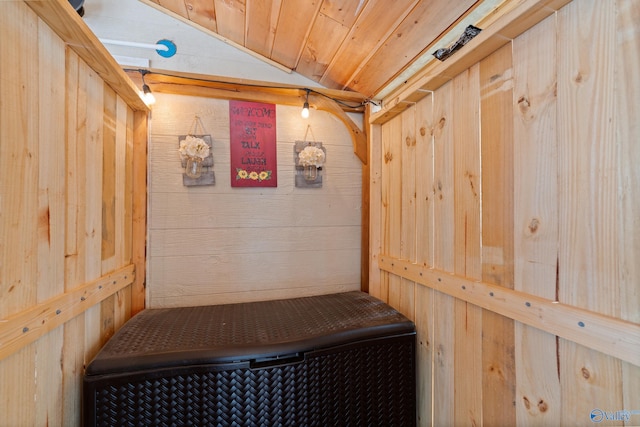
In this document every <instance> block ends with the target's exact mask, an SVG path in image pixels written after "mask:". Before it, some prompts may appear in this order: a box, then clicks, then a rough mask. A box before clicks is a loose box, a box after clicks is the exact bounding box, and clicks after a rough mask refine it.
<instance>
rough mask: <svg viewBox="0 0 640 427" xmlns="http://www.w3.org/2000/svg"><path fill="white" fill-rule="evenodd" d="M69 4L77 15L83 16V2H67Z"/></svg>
mask: <svg viewBox="0 0 640 427" xmlns="http://www.w3.org/2000/svg"><path fill="white" fill-rule="evenodd" d="M69 3H71V6H73V8H74V9H75V10H76V12H78V15H80V16H84V0H69Z"/></svg>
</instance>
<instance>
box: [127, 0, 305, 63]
mask: <svg viewBox="0 0 640 427" xmlns="http://www.w3.org/2000/svg"><path fill="white" fill-rule="evenodd" d="M138 1H139V2H141V3H144V4H146V5H147V6H150V7H152V8H154V9H156V10H158V11H160V12H162V13H164V14H165V15H168V16H171V17H173V18H175V19H177V20H178V21H180V22H182V23H184V24H186V25H189V26H191V27H193V28H195V29H197V30H199V31H202V32H203V33H205V34H207V35H210V36H211V37H214V38H216V39H218V40H220V41H221V42H223V43H226V44H228V45H229V46H232V47H234V48H236V49H238V50H240V51H242V52H244V53H246V54H247V55H251V56H253V57H254V58H256V59H259V60H261V61H263V62H265V63H267V64H269V65H271V66H273V67H276V68H278V69H279V70H281V71H284V72H285V73H289V74H290V73H291V72H292V71H293V70H292V69H291V68H289V67H285V66H284V65H282V64H280V63H279V62H276V61H274V60H272V59H270V58H267V57H266V56H264V55H260V54H259V53H257V52H254V51H252V50H251V49H247V48H246V47H244V46H242V45H241V44H238V43H236V42H234V41H233V40H230V39H228V38H226V37H222V36H221V35H220V34H218V33H215V32H213V31H211V30H210V29H208V28H206V27H203V26H202V25H200V24H197V23H195V22H193V21H191V20H189V19H186V18H184V17H183V16H180V15H179V14H177V13H175V12H173V11H171V10H169V9H166V8H164V7H162V6H160V5H159V4H157V3H155V2H153V1H151V0H138Z"/></svg>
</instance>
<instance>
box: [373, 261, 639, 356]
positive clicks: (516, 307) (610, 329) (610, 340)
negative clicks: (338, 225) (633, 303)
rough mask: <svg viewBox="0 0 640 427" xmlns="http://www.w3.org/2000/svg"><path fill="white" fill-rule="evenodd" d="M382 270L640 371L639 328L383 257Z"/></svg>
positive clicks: (525, 294) (506, 289) (582, 310)
mask: <svg viewBox="0 0 640 427" xmlns="http://www.w3.org/2000/svg"><path fill="white" fill-rule="evenodd" d="M378 264H379V267H380V269H381V270H383V271H386V272H388V273H391V274H395V275H397V276H400V277H402V278H405V279H409V280H412V281H414V282H416V283H419V284H421V285H424V286H427V287H429V288H431V289H434V290H436V291H439V292H442V293H445V294H447V295H451V296H452V297H455V298H458V299H460V300H463V301H466V302H469V303H471V304H474V305H477V306H479V307H482V308H484V309H487V310H491V311H493V312H495V313H498V314H500V315H502V316H506V317H508V318H511V319H513V320H516V321H518V322H522V323H524V324H527V325H529V326H533V327H534V328H538V329H540V330H543V331H545V332H548V333H550V334H553V335H557V336H559V337H562V338H564V339H567V340H569V341H572V342H575V343H578V344H580V345H583V346H585V347H588V348H591V349H594V350H597V351H600V352H602V353H604V354H608V355H609V356H613V357H616V358H618V359H621V360H624V361H626V362H629V363H632V364H634V365H636V366H640V325H638V324H635V323H631V322H626V321H624V320H620V319H616V318H613V317H610V316H605V315H603V314H598V313H595V312H592V311H588V310H584V309H581V308H578V307H574V306H570V305H566V304H562V303H559V302H556V301H552V300H549V299H545V298H541V297H537V296H535V295H531V294H528V293H525V292H519V291H514V290H512V289H508V288H504V287H502V286H497V285H492V284H489V283H483V282H478V281H474V280H470V279H466V278H464V277H460V276H456V275H454V274H451V273H447V272H445V271H441V270H434V269H431V268H428V267H426V266H424V265H419V264H414V263H412V262H410V261H407V260H402V259H398V258H393V257H390V256H387V255H380V256H379V260H378Z"/></svg>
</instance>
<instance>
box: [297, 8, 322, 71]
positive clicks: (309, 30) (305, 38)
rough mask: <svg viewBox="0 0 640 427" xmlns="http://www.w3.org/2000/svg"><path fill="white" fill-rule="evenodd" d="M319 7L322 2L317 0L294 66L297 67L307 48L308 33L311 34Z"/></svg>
mask: <svg viewBox="0 0 640 427" xmlns="http://www.w3.org/2000/svg"><path fill="white" fill-rule="evenodd" d="M321 7H322V2H321V1H319V2H318V6H317V7H316V11H315V13H314V14H313V19H312V20H311V22H310V23H309V26H308V27H307V31H306V33H305V35H304V43H302V45H301V46H300V50H299V51H298V55H297V56H296V62H295V68H297V67H298V64H299V63H300V58H302V53H303V52H304V50H305V49H306V48H307V44H308V43H309V34H311V30H312V29H313V26H314V25H315V23H316V20H317V19H318V15H319V14H320V8H321ZM295 68H294V69H295Z"/></svg>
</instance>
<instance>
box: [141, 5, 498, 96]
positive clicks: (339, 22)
mask: <svg viewBox="0 0 640 427" xmlns="http://www.w3.org/2000/svg"><path fill="white" fill-rule="evenodd" d="M140 1H141V2H143V3H146V4H149V5H151V6H154V7H156V8H157V9H159V10H161V11H163V12H166V13H168V14H170V15H172V16H174V17H176V18H178V19H180V20H182V21H184V22H186V23H188V24H190V25H193V26H195V27H197V28H200V29H202V30H205V31H207V32H209V33H210V34H212V36H215V37H218V38H221V39H223V40H226V41H228V42H230V43H232V44H234V45H236V46H238V47H240V48H242V49H245V50H247V51H249V52H250V53H252V54H254V55H256V56H258V57H262V58H265V60H267V61H272V62H273V63H275V64H277V65H278V66H281V67H283V68H286V69H290V70H293V71H295V72H297V73H299V74H301V75H303V76H305V77H307V78H309V79H311V80H314V81H316V82H318V83H319V84H321V85H323V86H325V87H327V88H331V89H342V90H351V91H356V92H359V93H360V94H362V95H364V96H366V97H374V96H375V95H376V94H378V93H379V91H380V90H381V89H382V88H384V87H385V86H386V85H387V84H389V82H391V81H392V80H394V79H397V78H398V76H400V75H401V73H402V72H403V71H404V70H405V69H406V68H407V67H408V66H409V65H410V64H412V63H413V62H414V60H416V58H418V57H420V56H421V55H422V56H423V55H425V53H429V52H432V51H433V50H434V46H435V45H436V43H437V42H438V40H440V39H441V37H442V36H443V35H444V34H446V33H447V31H448V30H449V29H450V28H452V27H453V26H454V25H455V24H457V23H459V22H461V20H462V19H464V18H465V17H466V16H468V15H469V14H471V13H473V11H474V10H475V9H476V8H478V7H479V6H480V5H481V4H482V3H485V1H483V0H140ZM494 3H496V2H495V1H494ZM498 3H499V2H498Z"/></svg>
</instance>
